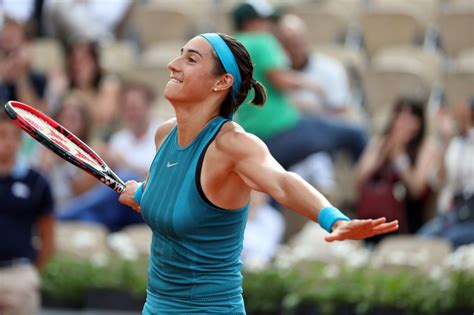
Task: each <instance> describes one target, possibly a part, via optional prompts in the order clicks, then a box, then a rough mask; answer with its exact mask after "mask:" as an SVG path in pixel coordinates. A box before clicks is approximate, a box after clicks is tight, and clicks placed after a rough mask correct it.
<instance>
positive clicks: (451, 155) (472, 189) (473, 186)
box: [439, 128, 474, 212]
mask: <svg viewBox="0 0 474 315" xmlns="http://www.w3.org/2000/svg"><path fill="white" fill-rule="evenodd" d="M445 166H446V176H447V178H446V185H445V187H444V189H443V191H442V194H441V196H440V209H439V210H440V211H441V212H443V211H446V210H447V209H448V208H449V204H450V201H451V199H452V198H453V197H454V196H455V195H457V194H473V193H474V128H471V129H470V130H469V132H468V135H467V136H466V137H455V138H453V139H452V140H451V142H450V143H449V146H448V149H447V151H446V155H445Z"/></svg>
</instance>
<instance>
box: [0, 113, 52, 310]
mask: <svg viewBox="0 0 474 315" xmlns="http://www.w3.org/2000/svg"><path fill="white" fill-rule="evenodd" d="M21 137H22V132H21V129H20V128H18V127H17V126H15V125H14V124H12V122H11V120H10V118H9V117H8V116H7V114H6V113H5V112H4V111H3V110H1V111H0V204H1V207H0V209H1V210H0V314H5V315H6V314H12V315H13V314H37V313H38V311H39V306H40V278H39V276H38V269H41V268H42V267H43V266H44V265H45V264H46V263H47V261H48V259H49V257H50V256H51V255H52V253H53V248H54V241H53V230H54V219H53V215H52V213H53V210H54V209H53V206H54V203H53V198H52V196H51V190H50V187H49V183H48V181H47V180H46V179H45V178H44V177H43V176H42V175H40V174H39V173H38V172H37V171H35V170H33V169H32V168H31V167H30V166H29V165H28V164H26V163H25V162H24V161H22V160H20V159H19V158H18V156H17V152H18V150H19V148H20V145H21ZM35 238H38V240H39V244H40V247H39V249H38V250H37V249H35V247H34V246H33V244H34V239H35ZM35 267H36V268H35Z"/></svg>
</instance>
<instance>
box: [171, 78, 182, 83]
mask: <svg viewBox="0 0 474 315" xmlns="http://www.w3.org/2000/svg"><path fill="white" fill-rule="evenodd" d="M170 81H172V82H175V83H181V81H179V80H178V79H175V78H171V79H170Z"/></svg>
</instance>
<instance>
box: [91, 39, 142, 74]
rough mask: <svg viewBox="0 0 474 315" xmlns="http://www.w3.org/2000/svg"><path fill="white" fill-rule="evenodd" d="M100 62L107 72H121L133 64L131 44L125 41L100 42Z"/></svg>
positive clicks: (133, 55)
mask: <svg viewBox="0 0 474 315" xmlns="http://www.w3.org/2000/svg"><path fill="white" fill-rule="evenodd" d="M99 49H100V54H99V55H100V64H101V66H102V68H103V69H104V70H105V71H106V72H108V73H122V72H125V71H127V70H129V69H132V68H133V67H134V65H135V54H134V48H133V45H132V44H131V43H129V42H127V41H108V42H101V43H100V46H99Z"/></svg>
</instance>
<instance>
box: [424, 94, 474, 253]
mask: <svg viewBox="0 0 474 315" xmlns="http://www.w3.org/2000/svg"><path fill="white" fill-rule="evenodd" d="M454 118H455V120H456V122H457V129H458V130H459V133H458V135H457V136H455V137H454V138H453V139H452V140H451V141H450V142H449V145H448V148H447V151H446V155H445V159H444V162H445V163H444V165H443V167H442V169H441V171H440V174H439V175H440V177H441V178H442V179H444V181H445V184H444V189H443V191H442V193H441V196H440V209H441V213H440V214H439V215H438V216H437V217H435V218H434V219H433V220H431V221H430V222H428V223H427V224H425V225H424V226H423V227H422V228H421V229H420V231H419V234H420V235H422V236H427V237H441V238H444V239H447V240H449V241H451V242H452V244H453V246H454V247H459V246H462V245H465V244H470V243H474V98H472V99H471V100H470V101H469V102H465V103H463V102H462V103H458V104H456V105H455V107H454Z"/></svg>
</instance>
